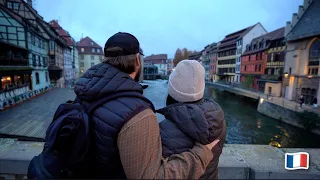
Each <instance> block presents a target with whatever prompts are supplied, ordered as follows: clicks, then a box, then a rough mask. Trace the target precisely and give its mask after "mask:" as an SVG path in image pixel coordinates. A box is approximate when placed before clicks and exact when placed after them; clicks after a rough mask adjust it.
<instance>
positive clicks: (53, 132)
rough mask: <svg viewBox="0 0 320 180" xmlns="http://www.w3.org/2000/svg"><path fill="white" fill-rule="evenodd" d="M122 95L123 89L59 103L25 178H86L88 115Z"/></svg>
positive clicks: (88, 133)
mask: <svg viewBox="0 0 320 180" xmlns="http://www.w3.org/2000/svg"><path fill="white" fill-rule="evenodd" d="M124 95H125V92H123V93H116V94H113V95H110V96H107V97H106V98H102V99H100V100H99V101H97V102H94V103H87V102H84V101H82V102H81V101H80V99H79V98H76V100H75V101H68V102H67V103H64V104H61V105H60V106H59V107H58V109H57V111H56V112H55V114H54V117H53V120H52V122H51V124H50V125H49V127H48V129H47V131H46V137H45V144H44V148H43V151H42V152H41V154H39V155H38V156H35V157H34V158H33V159H32V160H31V162H30V164H29V167H28V179H70V178H83V177H86V176H87V175H88V171H89V170H88V169H89V163H88V155H87V154H88V152H89V148H90V140H91V138H90V136H91V135H90V115H89V114H90V113H91V112H92V111H93V110H94V109H96V108H97V107H98V106H100V105H102V104H104V103H105V102H107V101H109V100H111V99H114V98H117V97H119V96H124ZM140 96H141V94H140Z"/></svg>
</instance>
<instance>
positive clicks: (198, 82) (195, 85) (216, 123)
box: [157, 60, 226, 179]
mask: <svg viewBox="0 0 320 180" xmlns="http://www.w3.org/2000/svg"><path fill="white" fill-rule="evenodd" d="M204 79H205V70H204V68H203V66H202V65H201V64H200V63H199V62H198V61H195V60H183V61H181V62H179V63H178V65H177V67H176V68H175V70H174V71H173V72H172V73H171V75H170V77H169V81H168V97H167V102H166V104H167V106H166V107H165V108H162V109H159V110H157V112H158V113H161V114H163V115H164V116H165V118H166V119H165V120H163V121H162V122H161V123H160V133H161V139H162V147H163V152H162V154H163V157H169V156H170V155H172V154H177V153H182V152H185V151H188V150H190V149H191V148H192V147H193V146H194V144H195V143H196V142H200V143H202V144H209V143H210V142H212V141H213V140H215V139H219V140H220V142H219V143H218V145H217V146H215V147H214V148H213V149H212V153H213V159H212V161H211V162H210V164H209V166H208V167H207V169H206V171H205V172H204V174H203V175H202V176H201V178H200V179H217V178H218V162H219V157H220V154H221V152H222V148H223V144H224V141H225V138H226V123H225V120H224V113H223V110H222V109H221V107H220V106H219V105H218V104H217V103H215V102H214V101H212V100H208V99H203V95H204V89H205V80H204Z"/></svg>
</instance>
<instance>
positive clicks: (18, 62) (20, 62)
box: [0, 56, 29, 66]
mask: <svg viewBox="0 0 320 180" xmlns="http://www.w3.org/2000/svg"><path fill="white" fill-rule="evenodd" d="M28 65H29V63H28V59H24V58H12V59H9V58H6V57H3V56H0V66H28Z"/></svg>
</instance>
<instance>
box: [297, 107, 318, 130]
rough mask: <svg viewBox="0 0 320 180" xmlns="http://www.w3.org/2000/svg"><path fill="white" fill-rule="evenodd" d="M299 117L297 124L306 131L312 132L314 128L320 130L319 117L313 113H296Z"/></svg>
mask: <svg viewBox="0 0 320 180" xmlns="http://www.w3.org/2000/svg"><path fill="white" fill-rule="evenodd" d="M297 116H298V117H299V123H300V124H301V125H303V127H304V128H305V129H306V130H312V129H315V128H320V117H319V115H318V114H317V113H315V112H309V111H304V112H297Z"/></svg>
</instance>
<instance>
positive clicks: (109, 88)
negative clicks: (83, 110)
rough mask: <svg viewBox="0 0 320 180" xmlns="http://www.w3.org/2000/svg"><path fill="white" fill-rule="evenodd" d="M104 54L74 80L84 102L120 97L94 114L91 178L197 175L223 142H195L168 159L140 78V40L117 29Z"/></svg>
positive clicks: (91, 115) (193, 177)
mask: <svg viewBox="0 0 320 180" xmlns="http://www.w3.org/2000/svg"><path fill="white" fill-rule="evenodd" d="M104 54H105V60H104V62H103V63H101V64H98V65H95V66H93V67H91V68H90V69H89V70H88V71H87V72H86V73H85V74H84V75H83V76H82V77H81V78H80V79H79V80H78V82H77V83H76V85H75V93H76V95H77V98H78V99H79V100H80V101H83V102H87V103H93V104H94V103H96V102H99V101H101V99H103V98H106V97H109V96H112V97H115V98H112V99H108V101H107V102H104V103H102V104H101V105H99V106H98V107H96V108H95V109H94V110H93V111H91V112H90V114H89V116H90V123H91V124H90V133H91V140H90V141H91V144H90V152H89V154H90V155H89V157H90V158H89V161H88V166H89V172H90V173H89V176H90V177H88V178H99V179H110V178H112V179H116V178H117V179H118V178H121V179H123V178H128V179H164V178H166V179H176V178H178V179H198V178H199V177H200V176H201V175H202V174H203V173H204V171H205V169H206V167H207V165H208V164H209V163H210V161H211V160H212V157H213V156H212V153H211V149H212V147H213V146H214V145H215V144H217V142H218V141H214V142H212V143H211V144H208V145H206V146H204V145H201V144H195V146H194V147H193V149H191V151H190V152H184V153H181V154H176V155H172V156H170V157H169V158H166V159H164V158H163V157H162V145H161V138H160V131H159V124H158V121H157V117H156V115H155V113H154V107H153V104H152V102H150V101H149V100H148V99H147V98H145V97H144V96H143V95H142V93H143V88H142V86H141V85H140V84H139V83H138V80H139V77H140V73H141V67H142V65H141V62H140V55H141V54H142V52H141V49H140V45H139V42H138V40H137V39H136V38H135V37H134V36H133V35H131V34H129V33H117V34H115V35H113V36H112V37H110V38H109V39H108V40H107V42H106V44H105V48H104ZM96 104H97V103H96Z"/></svg>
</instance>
